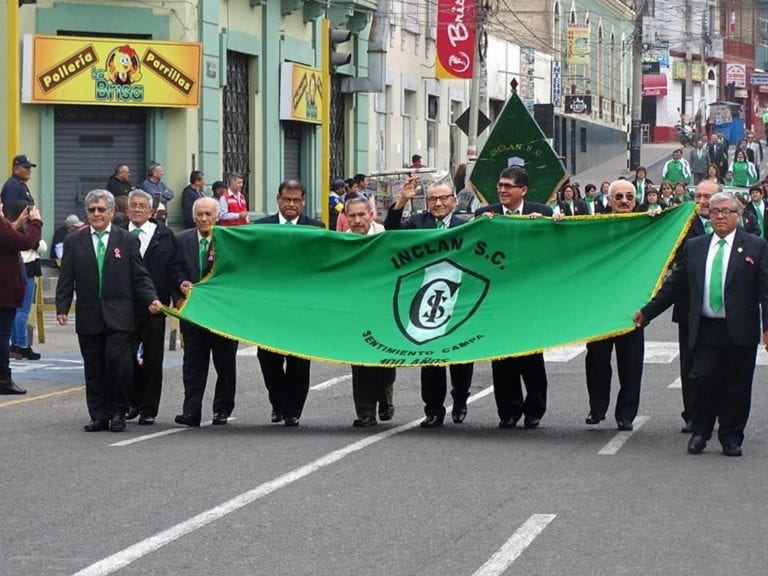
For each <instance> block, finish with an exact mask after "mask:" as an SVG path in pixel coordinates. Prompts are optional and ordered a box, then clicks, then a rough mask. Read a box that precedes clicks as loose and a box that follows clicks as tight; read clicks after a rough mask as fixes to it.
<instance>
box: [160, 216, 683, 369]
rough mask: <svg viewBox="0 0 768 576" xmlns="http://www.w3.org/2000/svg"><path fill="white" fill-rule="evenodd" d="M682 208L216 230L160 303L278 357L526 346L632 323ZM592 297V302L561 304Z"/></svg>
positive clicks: (480, 356) (406, 360)
mask: <svg viewBox="0 0 768 576" xmlns="http://www.w3.org/2000/svg"><path fill="white" fill-rule="evenodd" d="M694 208H695V205H694V203H693V202H689V203H685V204H683V205H681V206H679V207H676V208H673V209H671V210H667V211H666V212H664V213H662V214H661V215H659V216H657V217H655V218H652V217H650V216H648V215H647V214H626V215H623V214H622V215H606V216H580V217H574V218H568V219H566V220H564V221H562V222H555V221H553V220H552V219H549V218H539V219H535V220H531V219H528V218H521V217H503V216H497V217H495V218H493V219H492V220H491V219H489V218H485V217H483V218H478V219H476V220H475V221H474V222H471V223H469V224H466V225H464V226H458V227H456V228H448V229H446V230H401V231H389V232H385V233H383V234H378V235H375V236H363V235H357V234H343V233H338V232H328V231H325V230H320V229H316V228H313V227H305V226H236V227H221V226H217V227H215V228H214V231H213V246H214V248H215V251H216V260H215V263H214V266H213V271H212V272H211V274H210V275H209V276H207V277H206V278H205V279H203V281H201V282H199V283H198V284H196V285H195V286H194V287H193V288H192V292H191V294H190V295H189V297H188V299H187V301H186V303H185V304H184V305H183V306H182V307H181V309H180V310H178V311H176V310H170V309H166V312H168V313H170V314H173V315H176V316H178V317H179V318H181V319H182V320H188V321H189V322H193V323H195V324H198V325H201V326H204V327H206V328H209V329H210V330H213V331H215V332H217V333H219V334H222V335H225V336H228V337H231V338H235V339H239V340H243V341H247V342H251V343H253V344H258V345H259V346H263V347H265V348H269V349H272V350H276V351H279V352H283V353H288V354H293V355H296V356H302V357H306V358H312V359H318V360H326V361H332V362H343V363H349V364H360V365H372V366H421V365H425V364H446V363H452V362H471V361H481V360H490V359H494V358H501V357H505V356H513V355H522V354H529V353H531V352H534V351H538V350H544V349H546V348H551V347H555V346H560V345H564V344H570V343H574V342H582V341H588V340H596V339H600V338H605V337H607V336H610V335H614V334H622V333H625V332H629V331H630V330H633V329H634V326H633V325H632V314H633V313H634V312H635V311H636V310H638V309H639V308H640V307H641V306H642V305H643V304H645V303H646V302H647V301H648V300H649V299H650V297H651V296H652V295H653V293H654V291H655V290H656V289H657V288H658V286H659V285H660V284H661V280H662V278H663V276H664V271H665V270H666V268H667V266H668V264H669V262H670V261H671V259H672V255H673V254H674V251H675V249H676V247H677V246H678V245H679V243H680V242H682V239H683V238H684V236H685V233H686V231H687V228H688V226H689V225H690V219H691V216H692V214H693V212H694ZM563 253H568V254H572V255H574V257H572V258H563V257H562V256H563ZM593 295H594V296H595V297H598V296H600V298H599V300H600V306H582V305H573V304H574V303H577V302H583V301H584V299H585V298H589V297H590V296H593ZM606 295H608V296H606Z"/></svg>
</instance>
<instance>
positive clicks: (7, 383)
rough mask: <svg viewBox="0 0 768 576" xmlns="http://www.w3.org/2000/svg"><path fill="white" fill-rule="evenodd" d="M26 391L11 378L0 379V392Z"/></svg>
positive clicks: (23, 392)
mask: <svg viewBox="0 0 768 576" xmlns="http://www.w3.org/2000/svg"><path fill="white" fill-rule="evenodd" d="M26 393H27V391H26V390H24V388H22V387H21V386H19V385H18V384H16V382H14V381H13V379H12V378H2V379H0V394H26Z"/></svg>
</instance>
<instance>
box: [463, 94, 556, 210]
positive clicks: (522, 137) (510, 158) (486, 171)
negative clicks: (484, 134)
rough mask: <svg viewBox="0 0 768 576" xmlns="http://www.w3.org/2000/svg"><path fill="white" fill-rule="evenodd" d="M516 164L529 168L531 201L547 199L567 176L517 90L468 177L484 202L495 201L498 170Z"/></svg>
mask: <svg viewBox="0 0 768 576" xmlns="http://www.w3.org/2000/svg"><path fill="white" fill-rule="evenodd" d="M515 165H517V166H522V167H523V168H525V170H526V172H528V176H529V178H530V184H529V186H528V194H527V195H526V198H527V199H528V200H531V201H533V202H543V203H545V202H547V201H548V200H549V198H550V197H552V195H553V194H555V193H556V192H557V191H558V190H559V189H560V187H561V186H562V185H563V183H564V182H565V181H566V179H567V178H568V173H567V172H566V170H565V166H563V163H562V161H561V160H560V158H559V157H558V155H557V154H556V153H555V151H554V150H552V146H550V145H549V142H547V140H546V138H545V137H544V133H543V132H542V131H541V128H539V125H538V124H537V123H536V121H535V120H534V119H533V117H532V116H531V114H530V112H529V111H528V109H527V108H526V107H525V104H523V101H522V100H520V96H518V95H517V92H513V93H512V97H511V98H510V99H509V100H508V101H507V103H506V104H505V105H504V108H503V110H502V111H501V114H499V117H498V118H497V119H496V122H495V123H494V125H493V127H492V128H491V132H490V134H489V135H488V139H487V140H486V142H485V145H484V146H483V149H482V150H481V151H480V154H479V156H478V157H477V160H476V161H475V166H474V167H473V168H472V174H471V175H470V178H469V181H470V184H471V185H472V188H473V189H474V191H475V194H476V195H477V196H478V198H480V200H481V201H483V202H485V203H487V204H494V203H496V202H498V201H499V197H498V195H497V194H496V182H498V178H499V173H500V172H501V171H502V170H504V168H507V167H508V166H515Z"/></svg>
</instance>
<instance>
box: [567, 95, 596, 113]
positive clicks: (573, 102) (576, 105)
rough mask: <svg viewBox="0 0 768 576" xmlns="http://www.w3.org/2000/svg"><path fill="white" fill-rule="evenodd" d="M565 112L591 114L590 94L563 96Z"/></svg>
mask: <svg viewBox="0 0 768 576" xmlns="http://www.w3.org/2000/svg"><path fill="white" fill-rule="evenodd" d="M565 113H566V114H592V96H591V95H589V94H584V95H567V96H566V97H565Z"/></svg>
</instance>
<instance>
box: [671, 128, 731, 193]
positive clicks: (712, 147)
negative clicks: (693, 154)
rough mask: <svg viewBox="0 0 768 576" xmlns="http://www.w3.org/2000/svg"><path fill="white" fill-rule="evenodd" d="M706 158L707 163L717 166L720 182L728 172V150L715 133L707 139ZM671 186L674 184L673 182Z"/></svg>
mask: <svg viewBox="0 0 768 576" xmlns="http://www.w3.org/2000/svg"><path fill="white" fill-rule="evenodd" d="M707 156H708V157H709V163H710V164H714V165H715V166H717V169H718V171H719V173H720V179H721V180H722V178H723V176H725V173H726V171H727V170H728V148H726V147H725V146H723V144H721V143H720V139H719V138H718V137H717V134H715V133H712V134H711V135H710V137H709V144H708V145H707ZM672 184H674V182H673V183H672Z"/></svg>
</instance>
